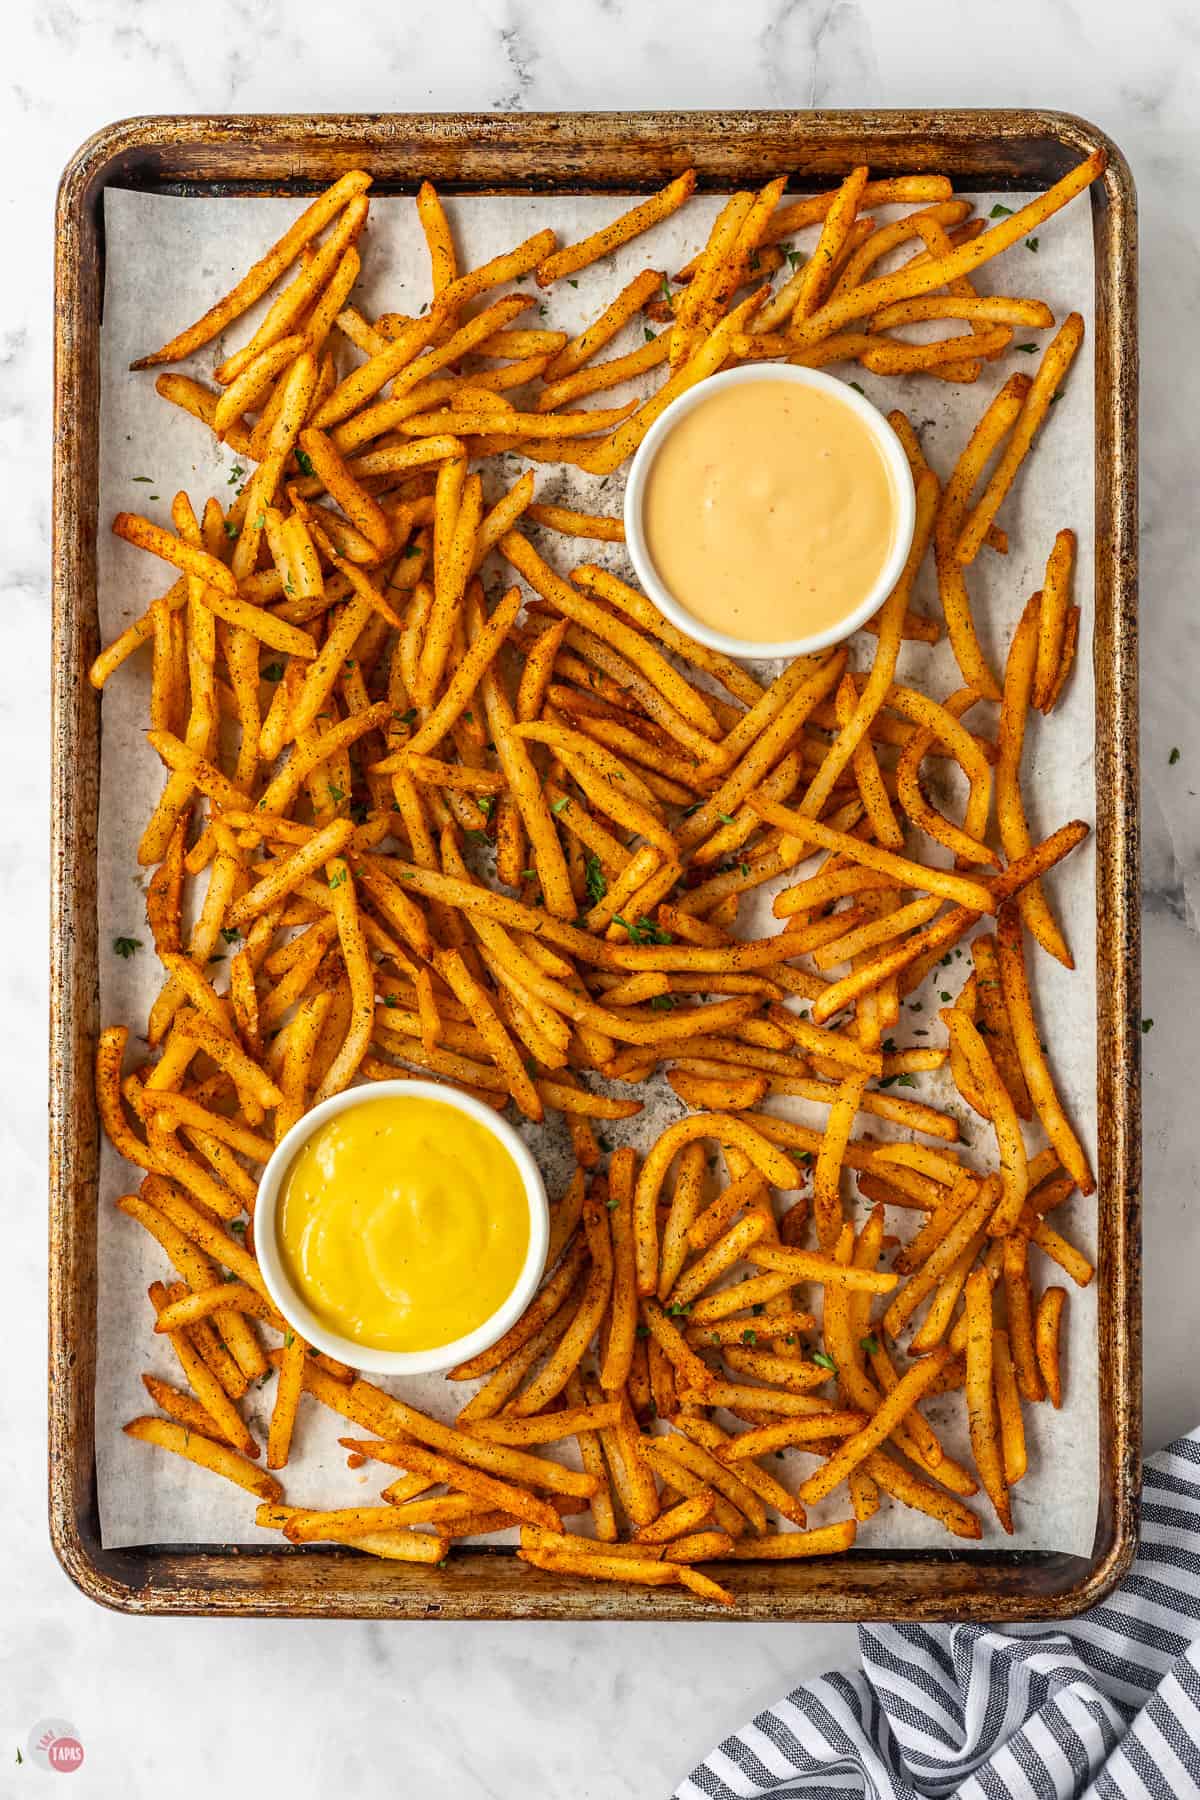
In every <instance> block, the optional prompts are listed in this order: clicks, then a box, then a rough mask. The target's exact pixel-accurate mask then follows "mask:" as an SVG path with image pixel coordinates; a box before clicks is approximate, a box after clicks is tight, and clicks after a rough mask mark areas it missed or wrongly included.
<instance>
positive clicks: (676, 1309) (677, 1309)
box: [667, 1300, 692, 1319]
mask: <svg viewBox="0 0 1200 1800" xmlns="http://www.w3.org/2000/svg"><path fill="white" fill-rule="evenodd" d="M667 1311H668V1312H669V1313H670V1315H671V1317H672V1318H673V1319H690V1318H691V1316H692V1309H691V1307H690V1306H681V1305H680V1304H679V1302H678V1300H672V1302H671V1304H670V1306H668V1308H667Z"/></svg>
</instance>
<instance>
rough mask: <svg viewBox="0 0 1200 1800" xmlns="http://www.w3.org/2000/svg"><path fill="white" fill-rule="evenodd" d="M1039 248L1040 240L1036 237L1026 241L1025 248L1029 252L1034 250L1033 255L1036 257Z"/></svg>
mask: <svg viewBox="0 0 1200 1800" xmlns="http://www.w3.org/2000/svg"><path fill="white" fill-rule="evenodd" d="M1037 247H1038V240H1037V239H1036V238H1035V237H1031V238H1026V239H1025V248H1026V249H1027V250H1032V251H1033V254H1034V255H1035V256H1036V255H1037Z"/></svg>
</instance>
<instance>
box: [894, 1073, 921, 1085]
mask: <svg viewBox="0 0 1200 1800" xmlns="http://www.w3.org/2000/svg"><path fill="white" fill-rule="evenodd" d="M916 1085H917V1078H916V1076H915V1075H897V1077H896V1086H897V1087H916Z"/></svg>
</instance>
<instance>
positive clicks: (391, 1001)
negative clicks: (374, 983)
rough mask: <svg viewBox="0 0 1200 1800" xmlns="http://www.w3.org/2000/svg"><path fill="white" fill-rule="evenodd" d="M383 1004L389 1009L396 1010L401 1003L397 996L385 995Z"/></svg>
mask: <svg viewBox="0 0 1200 1800" xmlns="http://www.w3.org/2000/svg"><path fill="white" fill-rule="evenodd" d="M383 1004H384V1005H385V1006H387V1007H393V1008H394V1007H397V1006H399V1004H400V1002H399V1001H398V1000H397V998H396V996H395V994H385V995H384V996H383Z"/></svg>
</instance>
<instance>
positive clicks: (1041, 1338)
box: [1033, 1287, 1067, 1407]
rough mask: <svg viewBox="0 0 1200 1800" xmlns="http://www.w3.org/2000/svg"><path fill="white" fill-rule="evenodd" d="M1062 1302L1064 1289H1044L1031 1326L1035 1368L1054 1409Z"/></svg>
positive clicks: (1059, 1379)
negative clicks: (1035, 1361)
mask: <svg viewBox="0 0 1200 1800" xmlns="http://www.w3.org/2000/svg"><path fill="white" fill-rule="evenodd" d="M1066 1303H1067V1290H1066V1288H1060V1287H1048V1288H1047V1289H1046V1290H1045V1292H1044V1293H1043V1295H1042V1297H1041V1299H1040V1300H1039V1301H1038V1304H1037V1313H1036V1314H1035V1317H1034V1326H1033V1336H1034V1344H1035V1347H1036V1350H1037V1363H1038V1368H1039V1370H1040V1371H1041V1376H1042V1380H1043V1381H1044V1382H1045V1384H1046V1393H1047V1395H1048V1397H1049V1399H1050V1404H1051V1405H1052V1406H1055V1407H1059V1406H1061V1405H1062V1372H1061V1369H1060V1367H1059V1334H1060V1332H1061V1329H1062V1315H1063V1309H1064V1307H1065V1306H1066Z"/></svg>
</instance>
